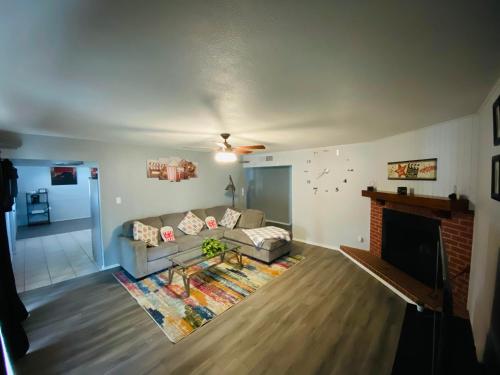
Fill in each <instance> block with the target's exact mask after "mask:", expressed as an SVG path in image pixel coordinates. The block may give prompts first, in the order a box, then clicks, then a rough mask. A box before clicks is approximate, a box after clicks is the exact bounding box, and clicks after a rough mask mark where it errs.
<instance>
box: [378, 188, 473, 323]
mask: <svg viewBox="0 0 500 375" xmlns="http://www.w3.org/2000/svg"><path fill="white" fill-rule="evenodd" d="M413 204H414V203H412V204H406V203H404V202H403V203H401V202H390V201H386V200H380V199H379V200H377V199H375V198H373V197H372V199H371V210H370V253H371V254H372V255H374V256H376V257H378V258H381V257H382V225H383V223H382V218H383V209H384V208H387V209H391V210H396V211H401V212H406V213H410V214H415V215H421V216H425V217H428V218H433V219H437V220H439V221H440V223H441V231H442V236H443V242H444V247H445V249H446V252H447V255H448V266H449V278H450V280H451V283H452V287H453V302H454V307H455V311H459V312H462V313H461V315H463V313H464V312H465V311H466V306H467V294H468V288H469V269H470V261H471V252H472V234H473V227H474V213H473V212H472V211H468V210H466V209H465V210H449V211H447V212H446V214H443V211H442V210H436V209H433V208H430V207H424V206H418V205H413Z"/></svg>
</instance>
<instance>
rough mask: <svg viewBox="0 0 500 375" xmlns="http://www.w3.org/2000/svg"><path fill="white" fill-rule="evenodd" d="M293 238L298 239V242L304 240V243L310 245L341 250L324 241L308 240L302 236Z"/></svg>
mask: <svg viewBox="0 0 500 375" xmlns="http://www.w3.org/2000/svg"><path fill="white" fill-rule="evenodd" d="M293 240H294V241H298V242H303V243H306V244H308V245H313V246H320V247H324V248H327V249H330V250H337V251H339V250H340V249H339V248H338V247H337V246H332V245H325V244H323V243H319V242H313V241H308V240H304V239H302V238H293Z"/></svg>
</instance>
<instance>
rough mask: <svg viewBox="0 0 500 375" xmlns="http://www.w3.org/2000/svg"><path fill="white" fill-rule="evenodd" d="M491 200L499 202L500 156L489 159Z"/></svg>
mask: <svg viewBox="0 0 500 375" xmlns="http://www.w3.org/2000/svg"><path fill="white" fill-rule="evenodd" d="M491 198H493V199H495V200H497V201H500V154H499V155H495V156H493V157H492V158H491Z"/></svg>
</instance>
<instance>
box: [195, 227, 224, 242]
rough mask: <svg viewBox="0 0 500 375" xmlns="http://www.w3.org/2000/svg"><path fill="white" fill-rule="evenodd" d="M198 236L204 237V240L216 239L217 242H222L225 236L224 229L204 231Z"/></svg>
mask: <svg viewBox="0 0 500 375" xmlns="http://www.w3.org/2000/svg"><path fill="white" fill-rule="evenodd" d="M198 236H200V237H202V238H203V239H206V238H215V239H217V240H220V239H221V238H222V237H223V236H224V228H223V227H219V228H216V229H203V230H202V231H201V232H200V233H198Z"/></svg>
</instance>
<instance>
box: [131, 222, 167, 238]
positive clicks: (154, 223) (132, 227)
mask: <svg viewBox="0 0 500 375" xmlns="http://www.w3.org/2000/svg"><path fill="white" fill-rule="evenodd" d="M134 221H140V222H141V223H143V224H145V225H149V226H152V227H155V228H158V239H160V237H159V235H160V233H159V229H160V228H161V227H162V226H163V225H162V223H161V220H160V218H159V217H158V216H152V217H146V218H144V219H135V220H129V221H126V222H125V223H123V225H122V234H123V236H125V237H127V238H134V233H133V230H134Z"/></svg>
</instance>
